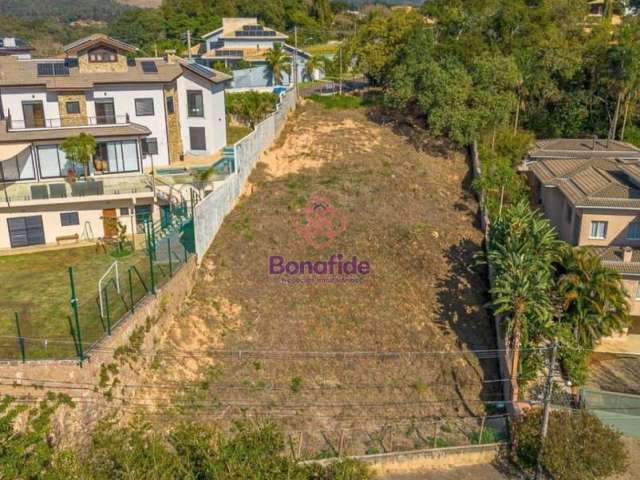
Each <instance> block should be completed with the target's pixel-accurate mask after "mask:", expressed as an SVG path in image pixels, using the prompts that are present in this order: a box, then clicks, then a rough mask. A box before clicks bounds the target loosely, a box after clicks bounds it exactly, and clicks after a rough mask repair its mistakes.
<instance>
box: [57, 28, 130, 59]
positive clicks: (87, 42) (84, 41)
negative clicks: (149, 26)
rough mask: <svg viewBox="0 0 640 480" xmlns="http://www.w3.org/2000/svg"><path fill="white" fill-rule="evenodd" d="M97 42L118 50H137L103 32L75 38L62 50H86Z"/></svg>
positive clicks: (75, 51) (72, 52)
mask: <svg viewBox="0 0 640 480" xmlns="http://www.w3.org/2000/svg"><path fill="white" fill-rule="evenodd" d="M97 44H105V45H109V46H111V47H114V48H116V49H118V50H122V51H125V52H129V53H134V52H137V51H138V48H137V47H134V46H133V45H129V44H128V43H125V42H121V41H120V40H116V39H115V38H112V37H109V36H108V35H105V34H104V33H94V34H93V35H89V36H88V37H84V38H81V39H79V40H76V41H75V42H72V43H69V44H67V45H65V46H64V47H62V50H63V51H64V52H65V53H66V54H74V53H77V52H80V51H82V50H86V49H87V48H90V47H92V46H93V45H97Z"/></svg>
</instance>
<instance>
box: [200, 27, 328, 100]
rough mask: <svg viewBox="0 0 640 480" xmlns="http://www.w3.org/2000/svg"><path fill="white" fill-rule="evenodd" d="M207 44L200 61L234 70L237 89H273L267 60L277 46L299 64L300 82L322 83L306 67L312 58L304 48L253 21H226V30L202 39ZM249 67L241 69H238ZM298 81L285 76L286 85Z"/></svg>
mask: <svg viewBox="0 0 640 480" xmlns="http://www.w3.org/2000/svg"><path fill="white" fill-rule="evenodd" d="M202 40H203V43H202V45H200V47H199V51H198V62H199V63H202V64H204V65H207V66H210V67H211V66H213V65H215V64H216V63H218V62H222V63H224V64H225V65H226V66H227V67H229V68H231V69H233V70H234V72H233V77H234V79H233V85H232V86H233V87H234V88H250V87H267V86H273V85H274V82H273V75H272V73H271V71H270V70H269V67H268V66H267V63H266V60H265V57H266V54H267V52H268V51H269V50H271V49H272V48H273V47H274V46H276V45H282V47H283V49H284V51H285V52H286V53H287V55H288V56H289V58H290V64H291V66H292V67H293V64H294V60H295V63H296V65H297V72H298V76H297V80H298V81H299V82H301V81H307V80H320V79H321V78H323V73H322V72H321V71H320V70H315V71H314V72H313V74H312V75H309V74H308V73H307V72H306V71H305V70H306V68H305V66H306V63H307V61H308V60H309V58H311V55H310V54H308V53H307V52H305V51H303V50H301V49H295V48H294V47H292V46H291V45H288V44H287V43H286V40H287V35H286V34H284V33H280V32H277V31H276V30H273V29H271V28H268V27H263V26H262V25H259V24H258V19H257V18H255V17H253V18H223V19H222V27H221V28H218V29H217V30H214V31H212V32H209V33H207V34H205V35H203V37H202ZM240 66H245V67H246V68H242V69H238V68H237V67H240ZM295 80H296V78H295V77H294V75H293V68H292V74H291V75H290V74H287V73H284V74H283V79H282V83H283V84H284V85H289V84H291V83H292V82H294V81H295Z"/></svg>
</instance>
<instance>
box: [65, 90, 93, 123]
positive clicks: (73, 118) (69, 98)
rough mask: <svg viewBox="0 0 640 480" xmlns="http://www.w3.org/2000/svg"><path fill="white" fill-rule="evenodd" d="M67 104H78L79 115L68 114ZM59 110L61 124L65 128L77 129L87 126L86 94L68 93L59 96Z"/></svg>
mask: <svg viewBox="0 0 640 480" xmlns="http://www.w3.org/2000/svg"><path fill="white" fill-rule="evenodd" d="M67 102H78V103H79V104H80V112H79V113H67V106H66V103H67ZM58 109H59V111H60V123H61V124H62V126H63V127H76V126H80V125H86V124H87V98H86V97H85V95H84V92H68V93H64V94H62V93H61V94H59V95H58Z"/></svg>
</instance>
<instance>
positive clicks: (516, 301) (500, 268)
mask: <svg viewBox="0 0 640 480" xmlns="http://www.w3.org/2000/svg"><path fill="white" fill-rule="evenodd" d="M491 231H492V234H491V238H490V242H489V251H488V253H487V261H488V263H489V265H490V267H491V268H492V272H493V286H492V288H491V305H492V307H493V310H494V312H495V313H496V314H497V315H500V316H502V317H503V320H504V322H505V337H506V344H507V345H508V347H509V351H510V353H511V385H512V387H514V388H515V387H516V385H517V380H518V377H519V370H520V359H521V350H522V348H523V347H526V346H528V345H536V344H537V343H538V342H540V341H541V340H542V339H543V338H544V337H545V336H547V335H548V333H549V332H550V331H551V329H552V327H553V318H554V309H553V303H552V301H551V295H550V294H551V289H552V286H553V262H554V261H556V260H557V258H558V256H559V254H558V249H559V243H558V240H557V238H556V234H555V231H554V229H553V227H552V226H551V224H550V223H549V221H548V220H546V219H544V218H543V217H542V216H541V215H540V214H539V213H537V212H533V211H532V210H531V209H530V207H529V205H528V204H527V203H526V201H522V202H520V203H518V204H517V205H514V206H510V207H508V208H507V209H505V212H504V214H503V215H502V216H501V217H500V218H498V219H496V220H495V223H494V224H493V227H492V230H491Z"/></svg>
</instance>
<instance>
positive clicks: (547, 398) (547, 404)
mask: <svg viewBox="0 0 640 480" xmlns="http://www.w3.org/2000/svg"><path fill="white" fill-rule="evenodd" d="M557 353H558V339H557V338H554V339H553V348H552V350H551V362H550V363H549V373H548V375H547V384H546V385H545V391H544V412H543V413H542V428H541V430H540V451H539V452H538V468H537V470H536V480H542V463H540V461H541V459H542V454H543V453H544V441H545V439H546V438H547V431H548V430H549V413H550V412H551V395H552V393H553V372H554V371H555V369H556V354H557Z"/></svg>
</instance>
